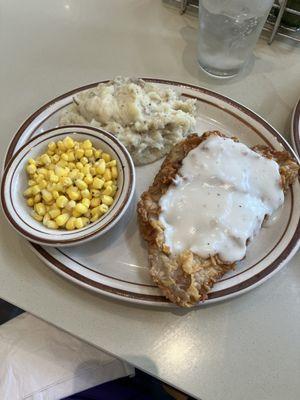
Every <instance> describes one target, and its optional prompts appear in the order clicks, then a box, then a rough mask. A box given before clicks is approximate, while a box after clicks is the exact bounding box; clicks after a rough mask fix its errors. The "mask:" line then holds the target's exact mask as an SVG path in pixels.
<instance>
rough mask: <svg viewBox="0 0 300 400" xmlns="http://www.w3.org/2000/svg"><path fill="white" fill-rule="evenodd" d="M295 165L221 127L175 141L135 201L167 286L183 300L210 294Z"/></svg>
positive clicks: (156, 273) (279, 196) (155, 267)
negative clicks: (178, 141)
mask: <svg viewBox="0 0 300 400" xmlns="http://www.w3.org/2000/svg"><path fill="white" fill-rule="evenodd" d="M298 169H299V167H298V165H297V163H296V162H295V161H294V160H293V159H292V158H291V156H290V155H289V153H288V152H286V151H275V150H273V149H272V148H270V147H267V146H261V145H259V146H255V147H254V148H253V149H250V148H248V147H247V146H246V145H244V144H242V143H239V141H238V140H237V139H236V138H228V137H226V136H224V135H222V134H221V133H219V132H217V131H212V132H207V133H205V134H204V135H203V136H197V135H195V134H193V135H190V136H188V137H187V138H186V139H185V140H183V141H182V142H181V143H179V144H177V145H176V146H174V148H173V149H172V150H171V152H170V153H169V154H168V155H167V157H166V159H165V161H164V162H163V164H162V166H161V168H160V170H159V172H158V174H157V175H156V177H155V179H154V182H153V184H152V185H151V186H150V187H149V189H148V191H146V192H144V193H143V194H142V196H141V199H140V201H139V203H138V208H137V210H138V217H139V223H140V230H141V233H142V236H143V237H144V239H145V240H146V241H147V242H148V251H149V263H150V273H151V276H152V278H153V280H154V281H155V282H156V283H157V284H158V286H159V287H160V288H161V290H162V292H163V294H164V295H165V296H166V297H167V298H168V299H170V300H171V301H172V302H174V303H176V304H178V305H180V306H185V307H189V306H192V305H193V304H195V303H197V302H199V301H203V300H205V299H206V298H207V293H208V292H209V290H210V289H211V287H212V286H213V285H214V283H215V282H216V281H217V280H218V279H220V278H221V277H222V276H223V275H224V274H225V273H226V272H227V271H229V270H231V269H233V268H234V267H235V265H236V262H237V261H239V260H241V259H243V258H244V257H245V253H246V246H247V244H248V242H249V240H251V239H252V238H253V237H254V236H255V235H257V234H258V232H259V230H260V228H261V225H262V223H263V221H264V219H265V218H266V217H267V216H270V215H271V214H272V213H273V212H274V211H276V210H277V209H278V208H280V206H281V205H282V204H283V201H284V192H285V191H286V190H287V189H288V186H289V185H290V184H292V183H293V182H294V181H295V179H296V178H297V175H298Z"/></svg>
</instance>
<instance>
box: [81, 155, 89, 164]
mask: <svg viewBox="0 0 300 400" xmlns="http://www.w3.org/2000/svg"><path fill="white" fill-rule="evenodd" d="M80 162H81V164H82V165H86V164H87V163H88V162H89V160H88V159H87V158H86V157H81V159H80Z"/></svg>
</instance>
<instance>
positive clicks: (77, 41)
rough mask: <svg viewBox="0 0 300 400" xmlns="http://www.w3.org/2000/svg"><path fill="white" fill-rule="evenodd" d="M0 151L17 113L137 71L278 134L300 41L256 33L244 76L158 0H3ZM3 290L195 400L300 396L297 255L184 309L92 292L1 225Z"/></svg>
mask: <svg viewBox="0 0 300 400" xmlns="http://www.w3.org/2000/svg"><path fill="white" fill-rule="evenodd" d="M0 12H1V14H0V15H1V21H0V46H1V47H0V48H1V64H0V71H1V73H0V87H1V96H0V109H1V116H0V119H1V159H3V155H4V152H5V148H6V147H7V145H8V143H9V141H10V139H11V137H12V135H13V134H14V132H15V131H16V130H17V128H18V126H19V125H20V124H21V122H22V121H23V120H24V119H25V118H26V116H27V115H28V114H30V113H32V112H33V111H34V110H35V109H36V108H38V107H39V106H40V105H42V104H43V103H45V102H46V101H48V100H49V99H51V98H53V97H55V96H57V95H59V94H61V93H63V92H66V91H68V90H70V89H72V88H73V87H78V86H80V85H83V84H85V83H89V82H94V81H97V80H101V79H105V78H110V77H113V76H114V75H117V74H120V75H136V76H149V77H160V78H167V79H174V80H179V81H183V82H188V83H193V84H198V85H202V86H206V87H208V88H211V89H215V90H217V91H218V92H220V93H223V94H225V95H227V96H230V97H232V98H234V99H235V100H237V101H240V102H242V103H243V104H245V105H246V106H248V107H250V108H252V109H253V110H254V111H256V112H258V113H259V114H261V115H262V116H263V117H264V118H265V119H266V120H268V121H269V122H270V123H271V124H273V125H274V126H275V127H276V128H277V129H278V130H280V131H281V132H282V133H283V134H284V135H285V136H286V137H289V133H288V132H289V125H290V115H291V111H292V108H293V106H294V104H295V103H296V101H297V99H298V97H299V95H300V48H299V47H296V45H295V44H291V45H288V44H286V43H280V42H277V41H275V42H274V43H273V44H272V46H271V47H269V46H268V45H267V44H266V41H265V40H263V39H261V40H260V42H259V43H258V45H257V48H256V51H255V60H254V63H252V64H251V65H250V66H249V67H248V69H247V71H245V72H244V73H243V74H242V75H241V76H239V77H237V78H235V79H232V80H225V81H219V80H217V81H215V80H213V79H210V78H208V77H207V76H205V75H204V74H203V73H201V72H200V71H199V68H198V66H197V63H196V27H197V19H195V18H193V17H189V16H180V15H179V14H178V12H177V11H175V10H174V9H172V8H169V7H167V6H166V5H165V4H164V3H162V2H161V1H159V0H156V1H154V0H128V1H124V0H101V1H99V0H89V1H85V0H51V1H46V0H44V1H39V0H27V1H26V5H25V3H24V4H23V2H22V4H21V2H20V1H18V0H10V1H5V0H1V1H0ZM0 234H1V242H0V244H1V252H0V265H1V267H0V297H1V298H3V299H5V300H7V301H9V302H11V303H13V304H16V305H18V306H19V307H21V308H23V309H25V310H27V311H29V312H32V313H33V314H35V315H37V316H39V317H41V318H42V319H44V320H46V321H48V322H51V323H53V324H55V325H56V326H58V327H60V328H62V329H64V330H66V331H68V332H70V333H72V334H74V335H76V336H78V337H80V338H82V339H83V340H86V341H87V342H89V343H92V344H94V345H95V346H97V347H99V348H101V349H103V350H105V351H107V352H109V353H112V354H114V355H115V356H117V357H120V358H123V359H125V360H127V361H129V362H131V363H132V364H134V365H136V366H138V367H139V368H141V369H144V370H146V371H148V372H149V373H150V374H153V375H155V376H157V377H159V378H160V379H162V380H164V381H166V382H169V383H170V384H172V385H173V386H176V387H178V388H179V389H181V390H183V391H186V392H188V393H190V394H192V395H194V396H195V397H197V398H201V399H202V400H241V399H243V400H279V399H286V400H297V399H299V398H300V380H299V376H300V333H299V332H300V317H299V315H300V255H299V254H298V255H296V256H295V257H294V258H293V260H292V261H291V262H290V263H289V265H288V266H287V267H286V268H284V269H283V270H282V271H281V272H279V273H278V274H276V275H275V276H274V277H273V278H272V279H270V280H268V281H267V282H266V283H265V284H263V285H262V286H260V287H259V288H257V289H255V290H253V291H251V292H249V293H247V294H245V295H243V296H241V297H238V298H235V299H232V300H230V301H226V302H224V303H220V304H216V305H211V306H205V307H201V308H199V309H197V310H193V311H190V312H186V311H182V310H177V311H175V310H174V311H170V310H168V311H167V310H159V309H146V308H141V307H136V306H132V305H129V304H125V303H118V302H114V301H112V300H109V299H106V298H103V297H101V296H98V295H96V294H93V293H90V292H88V291H86V290H84V289H82V288H80V287H77V286H75V285H73V284H72V283H70V282H68V281H66V280H65V279H63V278H62V277H60V276H58V275H56V274H55V273H54V272H52V271H51V270H49V269H48V268H47V267H46V266H44V265H43V264H42V262H41V261H39V260H38V259H37V257H36V256H35V255H34V254H33V253H32V252H31V250H30V249H29V248H28V247H27V246H26V242H25V241H24V240H22V239H21V238H20V237H19V236H17V234H16V233H15V232H13V230H12V229H11V228H10V227H9V226H8V224H7V223H6V221H4V218H3V215H2V214H1V224H0Z"/></svg>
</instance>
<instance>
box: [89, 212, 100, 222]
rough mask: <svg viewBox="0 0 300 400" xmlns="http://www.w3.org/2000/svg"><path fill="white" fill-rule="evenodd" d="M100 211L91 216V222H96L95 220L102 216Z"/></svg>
mask: <svg viewBox="0 0 300 400" xmlns="http://www.w3.org/2000/svg"><path fill="white" fill-rule="evenodd" d="M100 216H101V215H100V213H95V214H94V215H93V216H92V217H91V219H90V221H91V222H95V221H97V220H98V219H99V218H100Z"/></svg>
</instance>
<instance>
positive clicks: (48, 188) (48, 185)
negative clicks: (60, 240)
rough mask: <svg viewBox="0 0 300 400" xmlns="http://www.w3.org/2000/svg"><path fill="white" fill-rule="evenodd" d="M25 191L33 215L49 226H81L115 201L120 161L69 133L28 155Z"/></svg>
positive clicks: (105, 210) (96, 218)
mask: <svg viewBox="0 0 300 400" xmlns="http://www.w3.org/2000/svg"><path fill="white" fill-rule="evenodd" d="M26 172H27V175H28V178H29V179H28V187H27V189H26V190H25V191H24V193H23V194H24V196H25V197H26V199H27V205H28V206H29V207H31V208H32V209H33V210H32V216H33V218H35V219H36V220H37V221H40V222H42V223H43V224H44V225H45V226H46V227H47V228H50V229H67V230H74V229H80V228H83V227H84V226H86V225H88V224H90V223H92V222H95V221H97V220H98V219H99V218H100V217H101V216H102V215H103V214H105V213H106V212H107V211H108V210H109V208H110V206H111V205H112V204H113V201H114V197H115V194H116V192H117V189H118V185H117V178H118V167H117V161H116V160H114V159H113V158H112V157H111V155H110V154H108V153H105V152H103V151H102V150H101V149H96V148H94V147H93V145H92V142H91V141H90V140H84V141H82V142H77V141H75V140H73V139H72V138H71V137H69V136H67V137H65V138H64V140H59V141H57V142H56V143H55V142H51V143H49V144H48V149H47V151H46V152H45V153H43V154H41V155H40V156H39V157H37V158H36V159H32V158H31V159H29V160H28V163H27V166H26Z"/></svg>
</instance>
